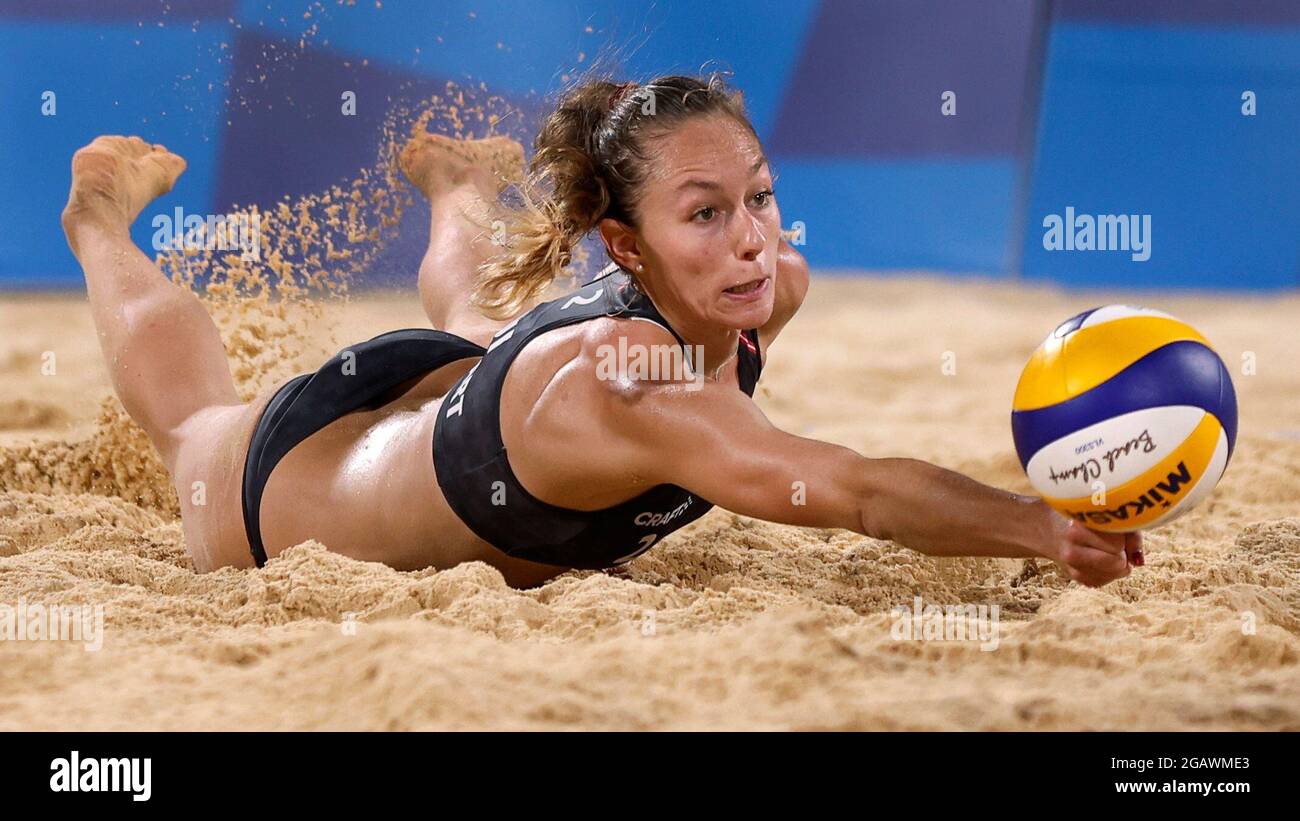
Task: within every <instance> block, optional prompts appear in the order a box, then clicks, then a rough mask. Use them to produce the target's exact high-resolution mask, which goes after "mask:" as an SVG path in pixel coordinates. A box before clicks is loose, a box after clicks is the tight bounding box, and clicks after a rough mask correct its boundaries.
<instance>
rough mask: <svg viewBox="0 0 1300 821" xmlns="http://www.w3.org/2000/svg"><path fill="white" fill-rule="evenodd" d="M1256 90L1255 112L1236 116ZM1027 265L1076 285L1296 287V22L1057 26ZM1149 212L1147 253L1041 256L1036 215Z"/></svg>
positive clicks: (1299, 272) (1299, 208) (1299, 160)
mask: <svg viewBox="0 0 1300 821" xmlns="http://www.w3.org/2000/svg"><path fill="white" fill-rule="evenodd" d="M1246 89H1249V90H1252V91H1254V92H1255V94H1256V95H1257V99H1258V114H1257V116H1254V117H1246V116H1242V113H1241V106H1242V100H1241V95H1242V92H1243V91H1244V90H1246ZM1039 121H1040V127H1039V140H1038V152H1037V158H1036V163H1035V173H1034V181H1033V189H1032V194H1031V197H1030V202H1029V209H1028V212H1027V227H1026V235H1025V245H1024V260H1023V268H1024V271H1025V273H1026V275H1028V276H1030V277H1039V278H1050V279H1055V280H1058V281H1062V282H1065V283H1068V284H1072V285H1085V286H1091V285H1098V286H1140V287H1164V286H1185V287H1237V288H1240V287H1245V288H1275V287H1285V286H1295V285H1296V284H1298V283H1300V31H1295V30H1290V31H1287V30H1264V29H1249V28H1240V29H1232V30H1227V29H1213V28H1194V27H1189V28H1180V29H1173V28H1159V27H1111V26H1098V25H1082V24H1057V25H1055V26H1054V27H1053V29H1052V33H1051V40H1050V44H1049V51H1048V63H1047V69H1046V74H1045V84H1044V97H1043V104H1042V109H1041V116H1040V118H1039ZM1066 206H1073V207H1074V208H1075V211H1076V212H1077V213H1088V214H1150V215H1151V219H1152V225H1151V233H1152V245H1151V248H1152V251H1151V258H1150V259H1149V260H1148V261H1146V262H1137V261H1134V260H1133V259H1132V258H1131V255H1130V254H1127V253H1122V252H1101V251H1073V252H1071V251H1046V250H1044V248H1043V233H1044V228H1043V227H1042V220H1043V218H1044V216H1045V215H1047V214H1064V212H1065V207H1066Z"/></svg>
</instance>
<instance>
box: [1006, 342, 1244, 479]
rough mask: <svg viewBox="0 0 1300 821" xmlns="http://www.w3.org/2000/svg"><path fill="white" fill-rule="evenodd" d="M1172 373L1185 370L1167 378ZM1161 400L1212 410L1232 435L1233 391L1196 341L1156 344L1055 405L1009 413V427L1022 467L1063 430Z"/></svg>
mask: <svg viewBox="0 0 1300 821" xmlns="http://www.w3.org/2000/svg"><path fill="white" fill-rule="evenodd" d="M1171 373H1175V374H1178V375H1179V376H1186V377H1187V378H1186V379H1172V378H1170V377H1169V376H1168V375H1169V374H1171ZM1165 405H1191V406H1192V407H1197V408H1201V409H1203V410H1206V411H1208V412H1210V413H1212V414H1214V416H1215V418H1216V419H1218V420H1219V424H1221V425H1223V431H1224V433H1225V434H1226V435H1227V437H1228V455H1229V457H1231V455H1232V448H1233V446H1234V444H1235V443H1236V441H1237V394H1236V392H1235V391H1234V389H1233V387H1232V377H1231V376H1230V375H1229V374H1228V371H1227V368H1225V367H1224V364H1223V361H1222V360H1221V359H1219V357H1218V355H1217V354H1216V353H1215V352H1214V351H1212V350H1210V349H1209V348H1207V347H1205V346H1204V345H1202V344H1201V343H1199V342H1171V343H1170V344H1168V345H1165V346H1163V347H1160V348H1157V349H1156V350H1154V351H1152V352H1151V353H1149V354H1147V355H1146V356H1144V357H1142V358H1141V359H1139V360H1138V361H1136V362H1134V363H1133V364H1132V365H1129V366H1128V367H1127V368H1125V369H1124V370H1122V371H1120V372H1119V373H1117V374H1115V375H1114V376H1112V377H1111V378H1110V379H1108V380H1106V381H1105V382H1103V383H1102V384H1100V385H1098V386H1097V387H1095V388H1093V389H1091V390H1087V391H1084V392H1083V393H1081V394H1079V395H1078V396H1076V397H1074V398H1073V399H1069V400H1066V401H1065V402H1062V403H1060V404H1058V405H1051V406H1049V407H1046V408H1038V409H1037V410H1029V411H1013V412H1012V413H1011V433H1012V437H1013V438H1014V439H1015V443H1016V454H1017V455H1019V457H1020V464H1021V466H1022V467H1024V466H1027V465H1028V464H1029V460H1030V459H1031V458H1033V456H1034V454H1035V453H1037V452H1038V451H1040V450H1042V449H1043V448H1044V447H1046V446H1047V445H1050V444H1051V443H1052V442H1055V441H1056V440H1057V439H1060V438H1061V437H1062V436H1065V435H1067V434H1068V433H1070V432H1071V431H1076V430H1081V429H1083V428H1086V427H1088V426H1089V425H1095V424H1097V423H1098V422H1101V421H1103V420H1106V419H1110V418H1112V417H1115V416H1122V415H1123V414H1126V413H1132V412H1133V411H1139V410H1145V409H1147V408H1158V407H1163V406H1165Z"/></svg>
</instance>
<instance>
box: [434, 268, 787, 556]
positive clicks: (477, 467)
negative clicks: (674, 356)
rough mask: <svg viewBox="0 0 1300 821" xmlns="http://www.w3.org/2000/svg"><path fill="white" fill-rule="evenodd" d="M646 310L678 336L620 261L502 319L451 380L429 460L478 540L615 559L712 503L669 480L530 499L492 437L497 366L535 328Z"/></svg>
mask: <svg viewBox="0 0 1300 821" xmlns="http://www.w3.org/2000/svg"><path fill="white" fill-rule="evenodd" d="M606 316H613V317H631V318H638V319H648V320H650V321H651V322H655V323H657V324H659V325H661V326H663V327H664V328H666V329H667V330H668V331H669V333H671V334H672V335H673V337H674V338H676V339H677V342H678V344H679V345H682V346H683V349H684V350H685V345H686V343H685V341H684V340H683V339H682V337H681V336H680V335H678V333H677V332H676V331H675V330H673V328H672V326H671V325H669V324H668V322H667V321H666V320H665V319H664V317H663V316H662V315H661V314H660V313H659V311H658V310H657V309H656V308H655V306H654V303H653V302H651V300H650V299H649V297H647V296H646V295H645V294H644V293H642V292H641V291H639V290H637V289H636V288H635V286H634V285H633V284H632V282H631V279H630V278H629V277H628V276H627V274H625V273H623V272H622V271H621V270H618V269H615V270H614V271H613V272H612V273H609V274H605V275H602V276H600V277H598V278H596V279H595V280H592V281H591V282H590V283H588V284H587V285H585V286H583V287H582V288H580V289H578V290H577V291H576V292H574V293H572V294H568V295H566V296H563V297H560V298H559V299H555V300H551V301H550V302H544V303H542V304H540V305H538V306H537V307H535V308H533V309H532V310H531V311H529V312H528V313H526V314H524V315H523V316H521V317H520V318H519V319H517V320H516V321H515V322H513V323H512V324H510V325H508V326H506V327H505V328H502V329H501V330H500V331H498V332H497V334H496V335H495V336H494V337H493V338H492V342H491V344H490V345H489V346H488V348H487V353H486V354H485V355H484V356H483V358H482V359H480V360H479V362H478V364H476V365H475V366H474V368H473V369H472V370H471V371H470V372H469V373H467V374H466V375H465V376H464V377H462V378H461V379H460V381H459V382H457V383H456V385H455V386H453V387H452V389H451V391H450V392H449V393H448V394H447V397H446V398H445V399H444V400H443V404H442V407H441V408H439V410H438V418H437V420H436V422H435V425H434V434H433V462H434V469H435V471H436V473H437V476H438V485H439V487H441V488H442V492H443V495H444V496H445V497H446V499H447V503H448V504H449V505H450V506H451V508H452V510H454V511H456V514H457V515H459V516H460V518H461V520H462V521H464V522H465V524H466V525H467V526H468V527H469V528H470V529H471V530H473V531H474V532H475V533H476V534H477V535H478V536H479V537H480V538H482V539H483V540H484V541H486V542H488V543H489V544H492V545H493V546H495V547H497V548H498V549H500V550H502V551H503V552H505V553H506V554H508V555H510V556H514V557H517V558H521V559H527V560H529V561H533V562H540V563H542V564H551V565H560V566H563V567H577V568H588V569H599V568H605V567H611V566H614V565H618V564H622V563H624V562H627V561H629V560H631V559H632V558H633V557H635V556H638V555H640V554H641V553H643V552H645V551H646V550H648V549H650V547H651V546H653V545H655V544H657V543H658V542H659V541H661V540H662V539H663V538H664V537H665V536H667V535H668V534H670V533H672V532H673V531H675V530H677V529H678V528H680V527H682V526H683V525H685V524H687V523H689V522H693V521H695V520H696V519H698V518H700V517H701V516H703V515H704V514H705V513H707V512H708V510H709V509H710V508H712V507H713V504H712V503H711V502H707V501H705V500H704V499H701V498H699V497H697V496H695V495H694V494H692V493H690V492H688V491H686V490H685V489H684V488H681V487H678V486H677V485H671V484H663V485H656V486H654V487H652V488H650V489H649V490H647V491H646V492H645V493H642V494H640V495H639V496H636V497H634V498H632V499H629V500H628V501H626V502H623V503H621V504H618V505H615V506H614V507H609V508H604V509H601V510H593V511H583V510H571V509H569V508H563V507H557V506H555V505H551V504H547V503H546V502H543V501H542V500H540V499H538V498H536V497H535V496H533V495H532V494H531V493H529V492H528V491H527V490H526V489H524V487H523V485H521V484H520V483H519V480H518V479H516V478H515V474H514V471H512V470H511V469H510V462H509V460H508V459H507V458H506V449H505V445H504V444H503V442H502V439H501V424H500V408H501V387H502V384H503V383H504V382H505V377H506V371H507V370H508V369H509V368H510V364H511V363H512V362H513V361H514V359H515V357H516V356H518V355H519V352H520V351H521V350H523V348H524V346H525V345H527V344H528V343H529V342H530V341H531V340H532V339H533V338H534V337H536V336H537V335H539V334H542V333H545V332H547V331H550V330H553V329H555V328H559V327H563V326H565V325H572V324H575V323H578V322H586V321H588V320H591V319H596V318H599V317H606ZM738 354H739V362H738V365H737V373H738V376H739V381H740V388H741V390H743V391H744V392H745V393H746V394H748V395H749V396H753V395H754V387H755V385H756V384H757V383H758V378H759V374H760V372H761V371H762V367H763V366H762V358H761V357H760V354H759V348H758V331H757V329H754V330H749V331H744V332H742V334H741V338H740V343H739V345H738Z"/></svg>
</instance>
